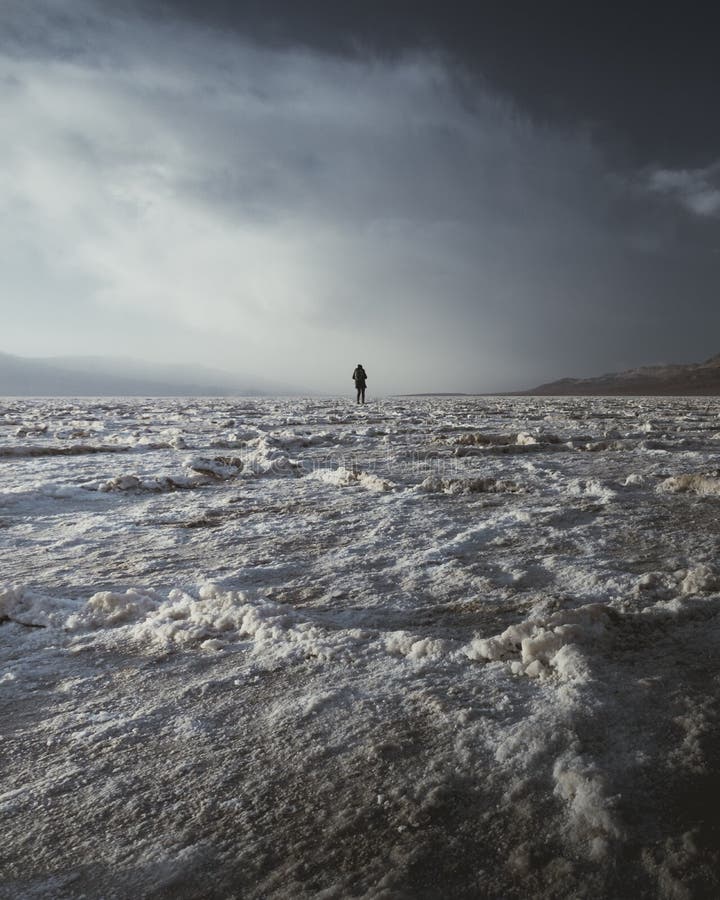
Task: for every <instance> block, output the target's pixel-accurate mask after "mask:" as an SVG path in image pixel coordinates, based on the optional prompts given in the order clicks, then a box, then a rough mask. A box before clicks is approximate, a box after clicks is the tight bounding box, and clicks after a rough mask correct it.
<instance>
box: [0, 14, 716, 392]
mask: <svg viewBox="0 0 720 900" xmlns="http://www.w3.org/2000/svg"><path fill="white" fill-rule="evenodd" d="M43 10H44V12H45V14H46V15H45V18H43V16H42V15H41V13H42V11H43ZM60 11H62V17H61V18H60V19H59V18H58V16H60ZM3 15H4V16H5V21H4V22H3V21H0V25H5V26H6V27H5V28H4V30H3V33H4V34H5V41H4V51H3V54H2V56H1V57H0V83H2V84H3V85H4V88H3V91H4V95H5V106H6V110H7V113H6V116H7V121H9V122H11V123H12V129H11V130H10V131H9V135H8V138H7V139H6V140H5V141H4V142H3V144H2V146H0V164H1V166H0V172H1V174H0V206H1V208H2V212H3V216H4V219H5V221H12V222H13V223H14V227H13V229H12V231H11V233H8V234H6V235H5V236H4V237H2V238H0V258H1V259H2V260H3V261H5V262H7V263H8V265H10V266H11V269H6V271H12V273H13V275H12V289H13V294H12V296H11V299H10V300H9V305H10V309H9V315H8V323H9V330H8V333H9V334H10V335H13V334H15V335H16V336H17V335H20V334H21V333H22V334H25V335H27V333H28V332H27V324H28V323H27V321H26V319H25V315H26V313H27V311H28V310H32V314H33V320H34V322H35V323H37V321H38V317H37V313H38V310H42V309H43V308H46V309H47V315H48V321H54V320H55V319H56V318H57V309H58V307H61V308H63V309H66V310H67V311H68V313H69V316H70V318H71V327H70V328H66V329H65V331H66V333H65V334H63V333H62V332H60V333H58V332H57V330H54V331H53V336H49V337H47V338H46V340H45V343H43V344H42V346H43V348H44V347H46V346H48V344H49V342H51V340H52V339H55V340H56V341H58V342H62V341H65V342H66V343H67V347H68V349H69V350H71V351H72V352H78V350H79V349H81V348H80V347H79V344H82V342H83V341H85V342H86V343H87V344H89V345H91V348H89V349H92V350H93V351H95V350H98V349H99V350H101V351H103V352H108V351H110V350H111V349H113V347H114V346H115V341H114V337H115V335H116V334H117V333H118V332H117V331H116V328H115V323H117V322H118V321H119V320H122V321H123V322H125V323H126V325H125V328H124V329H121V332H122V334H123V341H124V342H125V343H126V344H127V343H130V345H131V346H130V349H136V350H137V352H139V353H143V354H147V353H148V352H153V353H155V354H156V355H158V356H160V357H162V358H164V359H173V358H178V357H182V356H186V357H189V358H191V359H192V360H193V361H196V362H205V363H210V364H214V365H224V366H226V367H230V368H233V369H235V370H240V371H243V370H244V371H248V372H253V371H256V370H259V369H268V368H269V369H270V370H272V372H273V374H274V375H275V376H276V377H277V378H278V379H282V380H292V379H293V378H295V379H296V380H297V381H298V382H300V383H302V384H306V385H308V386H311V387H315V388H320V389H325V390H337V389H345V388H346V387H347V385H346V384H345V382H346V381H347V380H348V377H345V376H346V374H347V373H346V369H347V368H348V363H349V364H350V366H351V368H352V365H354V363H355V362H356V361H357V360H358V359H362V361H363V362H364V363H365V364H366V367H367V368H368V369H369V371H370V373H371V382H372V385H373V387H375V388H376V389H378V390H386V391H396V390H415V389H434V390H450V389H466V390H474V389H475V390H496V389H502V388H508V389H510V388H513V387H519V386H522V385H525V384H530V383H532V382H533V381H537V380H542V379H544V378H546V377H550V376H554V375H561V374H592V373H593V372H594V371H597V370H604V369H611V368H617V367H622V366H623V365H633V364H637V363H642V362H652V361H656V360H657V359H659V358H665V357H666V356H671V357H672V356H674V357H676V358H683V357H687V358H693V357H694V356H697V355H698V353H700V355H702V354H703V353H706V354H707V355H710V353H712V352H715V351H716V349H717V348H715V347H714V346H708V345H707V343H706V342H707V341H711V340H712V339H711V337H709V334H708V325H709V322H708V319H709V318H710V319H711V321H712V323H713V324H714V325H717V324H720V321H718V314H717V313H715V312H714V311H711V310H714V302H713V306H712V307H711V306H710V295H711V290H710V288H709V287H708V285H710V284H712V283H713V280H714V279H715V278H716V276H717V274H718V259H717V255H716V254H714V246H713V241H715V240H716V238H717V232H716V231H707V230H706V231H705V232H704V233H703V235H704V236H703V238H702V239H701V240H698V235H697V233H696V231H695V230H694V229H695V228H696V227H697V226H696V225H695V224H694V223H689V224H688V223H686V222H685V221H684V220H683V218H682V217H681V216H678V215H677V213H676V205H673V206H672V208H670V207H668V206H667V205H666V204H663V203H660V202H659V201H660V200H661V199H663V192H664V194H668V193H671V194H673V196H675V195H676V194H677V196H678V197H679V198H680V199H682V198H685V199H684V200H683V202H684V203H685V205H688V204H691V203H693V202H694V203H696V204H697V203H702V201H701V200H700V199H698V198H700V196H701V193H698V192H696V193H692V190H695V188H692V189H691V187H688V185H679V183H678V184H675V185H669V186H668V184H666V185H665V186H664V187H663V186H662V177H663V176H661V175H660V173H659V172H655V173H654V175H653V177H652V178H653V179H654V180H652V179H651V182H650V186H651V188H652V190H650V191H649V192H648V191H647V190H634V189H632V188H630V187H628V185H632V184H633V183H637V182H638V178H639V176H636V175H635V173H632V172H630V173H617V172H613V171H611V169H610V168H609V165H608V163H607V160H606V157H605V155H604V154H603V152H602V150H601V148H600V147H599V146H598V145H597V143H596V142H595V140H591V138H590V137H589V136H587V135H586V134H583V133H574V132H569V131H567V130H565V131H559V130H557V129H551V128H549V127H545V128H542V127H539V126H538V125H537V124H534V123H533V122H532V121H531V120H530V119H528V118H527V117H526V116H524V115H523V114H522V113H521V112H520V111H519V110H518V109H517V108H516V107H514V106H513V105H512V104H510V103H508V102H507V101H506V100H504V99H502V98H500V97H498V96H497V95H496V94H494V93H493V92H492V91H491V90H489V89H488V88H487V87H483V86H482V85H481V84H480V83H479V82H478V81H477V80H476V79H475V78H474V76H471V75H469V74H468V72H467V71H465V70H462V69H458V68H456V67H453V66H451V65H450V64H449V63H448V61H447V58H446V57H440V56H435V55H432V54H418V53H415V54H409V55H405V56H402V57H399V58H394V59H386V60H378V59H371V58H366V57H363V56H362V55H356V56H353V57H348V58H343V57H338V56H327V55H323V54H320V53H317V52H310V51H308V50H302V49H297V48H292V47H287V46H284V47H281V48H272V47H268V46H258V45H254V44H252V43H250V42H248V41H243V40H241V39H240V38H239V37H238V36H237V34H232V35H229V34H222V33H220V32H219V31H202V30H197V29H195V28H192V27H190V26H188V25H187V24H179V23H173V22H162V21H155V22H153V23H149V22H148V21H146V20H143V19H141V18H138V17H130V16H125V17H123V18H111V17H107V16H104V15H101V14H100V13H99V12H98V11H97V9H94V8H93V6H92V5H90V4H83V3H79V2H76V3H73V4H70V3H63V4H60V3H53V4H45V5H44V6H43V5H41V4H40V5H38V6H35V7H34V11H33V13H32V15H33V16H34V17H35V18H34V19H33V21H32V22H31V23H30V25H29V24H28V22H29V20H28V18H27V12H26V10H24V9H22V8H21V7H20V6H19V5H15V6H13V5H10V6H8V7H6V8H5V10H4V12H3ZM43 25H44V27H41V26H43ZM24 50H26V51H27V52H23V51H24ZM666 177H667V173H666ZM703 177H705V178H706V179H707V178H709V176H708V175H707V174H706V175H704V176H703ZM658 178H659V179H660V180H659V181H658V180H657V179H658ZM671 180H672V179H671ZM708 183H709V182H708ZM696 187H697V185H696ZM703 196H704V197H705V201H706V202H707V203H710V202H711V201H710V200H709V199H708V198H709V196H710V195H709V194H707V193H706V194H704V195H703ZM688 197H690V198H691V199H690V200H687V198H688ZM695 211H696V212H698V211H700V210H698V209H696V210H695ZM713 211H714V210H713ZM708 217H709V213H706V218H708ZM706 224H708V225H709V226H710V227H711V226H712V223H711V222H708V223H706ZM23 259H24V260H25V262H24V263H23V262H22V260H23ZM28 260H32V262H28ZM679 304H682V312H681V313H680V312H679V309H680V306H679ZM693 309H695V310H696V311H697V313H698V314H699V315H701V318H702V319H703V321H702V322H699V323H697V324H696V325H693V324H692V321H691V319H689V318H688V313H691V312H692V310H693ZM51 310H54V311H55V312H51ZM679 320H680V321H679ZM128 323H132V328H130V324H128ZM36 330H37V328H36ZM70 333H72V337H71V335H70ZM26 340H27V339H26ZM72 341H74V343H71V342H72ZM19 348H20V349H23V350H25V349H27V343H26V344H22V345H21V344H20V343H19V338H16V342H15V344H14V345H13V346H7V347H5V348H4V349H6V350H10V351H12V350H18V349H19ZM57 349H58V352H59V351H60V350H62V349H63V346H58V348H57ZM123 349H124V350H127V349H128V348H127V347H124V348H123Z"/></svg>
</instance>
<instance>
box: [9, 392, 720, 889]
mask: <svg viewBox="0 0 720 900" xmlns="http://www.w3.org/2000/svg"><path fill="white" fill-rule="evenodd" d="M718 435H720V403H717V402H716V401H708V400H707V399H706V398H703V399H692V400H684V399H672V398H670V399H667V398H663V399H658V400H649V399H646V398H638V399H584V398H573V399H552V398H551V399H542V400H540V399H526V398H472V399H470V398H463V399H456V400H455V399H443V400H436V399H433V400H424V399H413V400H407V399H400V400H392V399H390V400H386V401H382V402H379V403H377V404H373V405H369V406H367V407H366V408H364V409H363V408H361V409H358V408H357V407H356V406H355V405H354V404H351V403H345V402H342V401H337V400H307V401H295V400H293V401H288V400H238V401H226V400H207V401H194V402H193V403H192V404H190V405H186V406H183V404H182V403H181V402H180V401H175V400H166V401H106V400H102V401H100V400H98V401H91V400H90V401H88V400H83V401H65V400H62V401H29V402H28V401H6V402H5V404H4V406H3V407H2V408H0V479H1V481H0V526H2V528H1V530H0V539H1V540H2V542H3V549H4V553H3V576H2V577H3V584H2V587H0V619H1V620H2V623H3V624H2V625H0V659H2V669H1V670H0V715H2V721H3V728H2V753H3V762H4V766H3V772H2V775H0V779H1V781H0V809H2V812H3V816H4V821H5V822H7V823H8V827H7V828H6V834H5V840H4V841H3V846H2V849H1V850H0V873H1V875H2V879H1V882H0V894H2V895H3V896H8V897H18V896H22V897H43V898H44V897H48V898H49V897H53V898H55V897H68V898H71V897H78V896H85V897H137V896H147V895H151V896H157V897H163V896H167V897H212V896H216V897H232V896H237V897H240V896H242V897H250V898H252V897H256V898H260V897H263V898H265V897H283V898H284V897H293V898H295V897H299V898H302V897H317V896H324V897H338V898H339V897H348V896H358V897H367V898H370V897H377V898H390V897H433V898H434V897H439V896H448V897H477V896H491V897H513V896H517V897H547V898H550V897H553V898H557V897H578V896H586V897H591V896H592V897H605V896H606V897H643V896H644V897H658V896H659V897H668V898H670V897H672V898H677V897H704V896H717V895H718V892H719V891H720V884H718V881H719V876H718V872H719V860H718V847H720V834H719V833H718V832H719V830H720V816H719V815H718V814H717V812H716V809H717V808H718V799H719V798H718V784H719V783H720V758H719V757H718V753H717V747H718V737H719V733H718V728H719V726H718V721H717V705H716V696H717V693H718V680H719V676H720V662H719V661H720V655H719V651H720V646H719V644H720V628H719V627H718V616H719V615H720V566H719V565H718V559H717V558H718V552H717V551H718V534H719V533H720V524H718V522H719V521H720V519H719V518H718V515H717V513H718V507H717V504H718V502H720V501H719V500H718V496H719V495H720V492H719V491H718V489H717V484H718V480H719V479H718V463H717V454H718V451H719V450H720V442H719V441H718ZM458 449H460V450H461V451H462V452H460V453H458V452H457V451H458ZM117 450H121V452H119V453H118V452H114V451H117Z"/></svg>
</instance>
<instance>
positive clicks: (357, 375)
mask: <svg viewBox="0 0 720 900" xmlns="http://www.w3.org/2000/svg"><path fill="white" fill-rule="evenodd" d="M352 377H353V381H354V382H355V388H356V390H357V402H358V403H360V402H362V403H364V402H365V384H366V383H367V372H366V371H365V369H363V366H362V363H358V364H357V366H355V371H354V372H353V373H352Z"/></svg>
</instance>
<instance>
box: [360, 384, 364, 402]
mask: <svg viewBox="0 0 720 900" xmlns="http://www.w3.org/2000/svg"><path fill="white" fill-rule="evenodd" d="M360 393H361V394H362V402H363V403H364V402H365V388H361V390H360Z"/></svg>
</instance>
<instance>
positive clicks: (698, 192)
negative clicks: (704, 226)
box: [649, 163, 720, 216]
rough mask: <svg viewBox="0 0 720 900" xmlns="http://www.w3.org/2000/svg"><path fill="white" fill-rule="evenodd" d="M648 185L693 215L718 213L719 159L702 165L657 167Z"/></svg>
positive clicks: (719, 191)
mask: <svg viewBox="0 0 720 900" xmlns="http://www.w3.org/2000/svg"><path fill="white" fill-rule="evenodd" d="M649 186H650V189H651V190H653V191H656V192H658V193H661V194H667V195H669V196H670V197H672V198H674V199H675V200H676V201H677V202H678V203H680V204H681V205H682V206H683V207H684V208H685V209H687V210H688V211H689V212H691V213H694V214H695V215H697V216H717V215H719V214H720V163H718V164H715V165H713V166H708V167H706V168H704V169H675V170H673V169H657V170H656V171H654V172H652V173H651V174H650V178H649Z"/></svg>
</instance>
